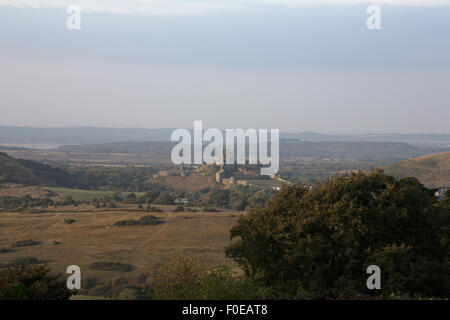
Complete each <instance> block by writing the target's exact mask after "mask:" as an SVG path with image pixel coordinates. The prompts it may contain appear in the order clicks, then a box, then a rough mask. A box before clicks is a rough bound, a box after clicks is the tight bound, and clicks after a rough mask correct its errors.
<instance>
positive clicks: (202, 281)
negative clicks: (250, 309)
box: [140, 258, 265, 300]
mask: <svg viewBox="0 0 450 320" xmlns="http://www.w3.org/2000/svg"><path fill="white" fill-rule="evenodd" d="M140 289H141V291H142V292H143V293H144V295H145V296H147V298H150V299H156V300H167V299H170V300H205V299H206V300H230V299H237V300H240V299H257V298H264V297H265V293H264V290H263V289H261V288H260V287H258V286H257V285H256V282H252V281H250V280H249V279H248V278H245V277H243V276H239V275H236V274H235V273H234V272H233V270H232V268H231V267H228V266H220V267H217V268H215V269H213V270H209V269H208V268H207V266H206V264H205V263H204V262H201V261H200V260H196V259H192V258H190V259H189V258H176V259H170V260H169V261H167V262H166V263H164V264H162V265H160V266H159V268H158V269H157V270H156V271H154V272H152V273H151V274H148V275H147V279H146V281H145V283H144V284H143V285H141V287H140Z"/></svg>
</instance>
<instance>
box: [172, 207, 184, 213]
mask: <svg viewBox="0 0 450 320" xmlns="http://www.w3.org/2000/svg"><path fill="white" fill-rule="evenodd" d="M182 211H184V207H183V206H181V205H180V206H176V207H175V209H173V212H182Z"/></svg>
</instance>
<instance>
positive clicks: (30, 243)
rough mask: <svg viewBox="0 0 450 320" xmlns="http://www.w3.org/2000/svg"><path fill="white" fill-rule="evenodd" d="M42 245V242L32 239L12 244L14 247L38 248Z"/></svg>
mask: <svg viewBox="0 0 450 320" xmlns="http://www.w3.org/2000/svg"><path fill="white" fill-rule="evenodd" d="M39 244H41V242H40V241H34V240H32V239H27V240H21V241H17V242H15V243H13V244H12V246H13V247H28V246H36V245H39Z"/></svg>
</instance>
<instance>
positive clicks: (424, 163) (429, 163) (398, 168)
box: [384, 152, 450, 188]
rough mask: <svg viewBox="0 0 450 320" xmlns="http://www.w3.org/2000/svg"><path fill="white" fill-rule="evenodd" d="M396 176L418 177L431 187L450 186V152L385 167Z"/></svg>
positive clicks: (387, 171) (388, 172)
mask: <svg viewBox="0 0 450 320" xmlns="http://www.w3.org/2000/svg"><path fill="white" fill-rule="evenodd" d="M384 170H385V172H386V173H387V174H390V175H393V176H395V177H399V178H403V177H411V176H413V177H417V178H418V179H419V180H420V181H421V182H422V183H423V184H424V185H425V186H427V187H429V188H439V187H450V152H442V153H436V154H431V155H426V156H422V157H418V158H412V159H408V160H404V161H400V162H397V163H393V164H390V165H388V166H386V167H384Z"/></svg>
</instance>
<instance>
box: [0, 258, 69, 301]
mask: <svg viewBox="0 0 450 320" xmlns="http://www.w3.org/2000/svg"><path fill="white" fill-rule="evenodd" d="M49 273H50V269H48V268H47V266H45V265H32V266H17V267H14V268H9V269H6V270H4V271H2V272H0V300H68V299H69V297H70V296H71V295H72V294H74V292H72V291H70V290H69V289H67V286H66V281H65V280H64V279H59V277H54V276H50V275H49Z"/></svg>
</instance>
